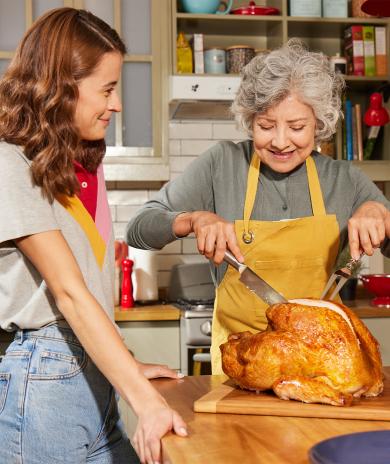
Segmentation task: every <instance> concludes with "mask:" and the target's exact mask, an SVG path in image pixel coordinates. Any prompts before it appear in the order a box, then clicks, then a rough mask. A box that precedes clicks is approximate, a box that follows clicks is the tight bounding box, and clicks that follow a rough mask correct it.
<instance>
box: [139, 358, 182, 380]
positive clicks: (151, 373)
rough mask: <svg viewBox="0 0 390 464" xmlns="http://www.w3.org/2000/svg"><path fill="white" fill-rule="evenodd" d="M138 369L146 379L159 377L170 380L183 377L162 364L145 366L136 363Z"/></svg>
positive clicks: (144, 364)
mask: <svg viewBox="0 0 390 464" xmlns="http://www.w3.org/2000/svg"><path fill="white" fill-rule="evenodd" d="M137 363H138V368H139V369H140V371H141V372H142V374H143V375H144V376H145V377H146V378H147V379H149V380H150V379H157V378H159V377H168V378H170V379H182V378H183V377H184V375H183V374H181V373H180V372H176V371H174V370H173V369H171V368H169V367H168V366H165V365H163V364H146V363H142V362H139V361H137Z"/></svg>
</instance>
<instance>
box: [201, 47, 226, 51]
mask: <svg viewBox="0 0 390 464" xmlns="http://www.w3.org/2000/svg"><path fill="white" fill-rule="evenodd" d="M206 50H223V51H225V49H224V48H222V47H209V48H205V49H204V51H206Z"/></svg>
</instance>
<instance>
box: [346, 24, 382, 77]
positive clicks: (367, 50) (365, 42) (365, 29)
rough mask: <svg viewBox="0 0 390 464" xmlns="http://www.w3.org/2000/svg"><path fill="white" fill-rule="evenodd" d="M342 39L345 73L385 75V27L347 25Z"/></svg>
mask: <svg viewBox="0 0 390 464" xmlns="http://www.w3.org/2000/svg"><path fill="white" fill-rule="evenodd" d="M344 39H345V40H344V49H345V56H346V59H347V74H349V75H353V76H387V74H388V72H387V44H386V27H384V26H362V25H359V24H357V25H353V26H349V27H348V28H347V29H346V30H345V34H344Z"/></svg>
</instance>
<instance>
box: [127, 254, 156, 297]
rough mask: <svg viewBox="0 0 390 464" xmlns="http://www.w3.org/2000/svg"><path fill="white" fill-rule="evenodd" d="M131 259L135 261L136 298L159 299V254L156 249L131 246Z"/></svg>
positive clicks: (134, 285)
mask: <svg viewBox="0 0 390 464" xmlns="http://www.w3.org/2000/svg"><path fill="white" fill-rule="evenodd" d="M129 256H130V259H132V260H133V261H134V266H133V273H132V283H133V297H134V300H136V301H140V302H144V301H155V300H158V285H157V254H156V252H155V251H154V250H140V249H138V248H133V247H129Z"/></svg>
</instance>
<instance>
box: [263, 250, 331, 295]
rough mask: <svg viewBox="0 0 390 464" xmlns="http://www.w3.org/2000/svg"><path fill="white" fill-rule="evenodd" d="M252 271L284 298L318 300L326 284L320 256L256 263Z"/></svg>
mask: <svg viewBox="0 0 390 464" xmlns="http://www.w3.org/2000/svg"><path fill="white" fill-rule="evenodd" d="M254 271H255V272H256V273H258V274H259V276H261V277H262V278H263V279H264V280H265V281H266V282H267V283H269V285H271V287H273V288H275V290H277V291H278V292H280V293H281V294H282V295H283V296H284V297H285V298H287V299H292V298H319V297H320V295H321V292H322V290H323V288H324V286H325V284H326V282H327V278H328V275H327V271H326V263H325V260H324V258H323V257H322V256H314V257H307V258H299V259H298V258H297V259H295V258H291V259H280V260H270V261H256V262H255V265H254Z"/></svg>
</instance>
